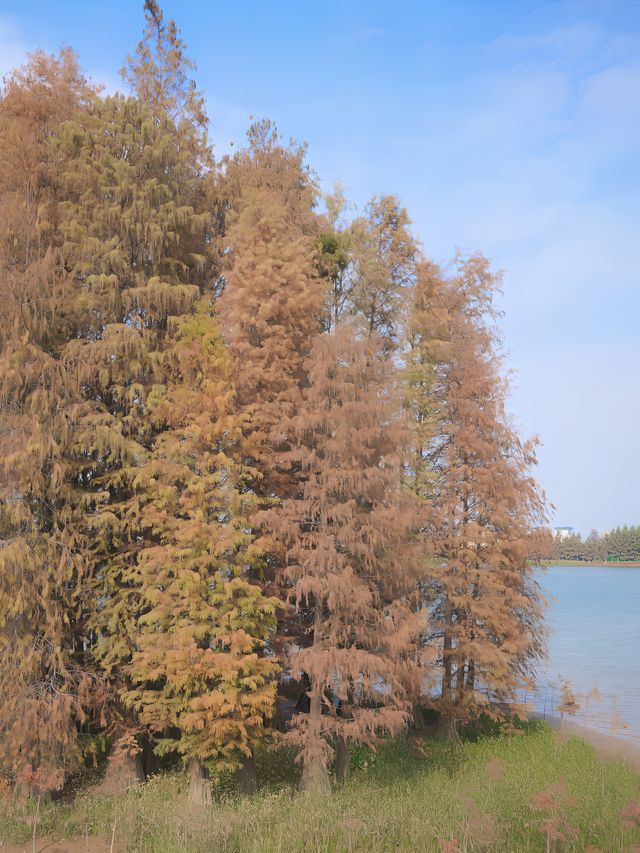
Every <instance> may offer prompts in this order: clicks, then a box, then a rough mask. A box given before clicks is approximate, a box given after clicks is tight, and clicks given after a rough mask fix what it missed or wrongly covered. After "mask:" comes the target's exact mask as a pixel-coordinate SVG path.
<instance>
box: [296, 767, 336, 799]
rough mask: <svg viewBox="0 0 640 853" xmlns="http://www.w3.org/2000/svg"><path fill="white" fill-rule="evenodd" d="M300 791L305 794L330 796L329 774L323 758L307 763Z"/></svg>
mask: <svg viewBox="0 0 640 853" xmlns="http://www.w3.org/2000/svg"><path fill="white" fill-rule="evenodd" d="M298 790H299V791H300V793H304V794H307V793H314V794H328V793H329V792H330V791H331V783H330V782H329V772H328V770H327V768H326V766H325V764H324V762H323V761H322V759H321V758H315V759H310V760H308V761H305V763H304V765H303V767H302V776H301V777H300V784H299V785H298Z"/></svg>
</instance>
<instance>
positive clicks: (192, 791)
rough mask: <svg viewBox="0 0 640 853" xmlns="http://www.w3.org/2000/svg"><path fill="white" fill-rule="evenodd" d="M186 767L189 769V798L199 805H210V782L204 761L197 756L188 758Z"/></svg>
mask: <svg viewBox="0 0 640 853" xmlns="http://www.w3.org/2000/svg"><path fill="white" fill-rule="evenodd" d="M187 768H188V770H189V800H190V801H191V802H192V803H197V804H198V805H200V806H210V805H211V803H212V802H213V798H212V796H211V783H210V782H209V771H208V770H207V768H206V766H205V764H204V762H203V761H201V760H200V759H199V758H190V759H189V763H188V765H187Z"/></svg>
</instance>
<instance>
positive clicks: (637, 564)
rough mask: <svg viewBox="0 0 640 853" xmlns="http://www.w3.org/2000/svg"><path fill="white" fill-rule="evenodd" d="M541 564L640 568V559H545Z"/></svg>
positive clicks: (547, 566) (548, 567) (549, 566)
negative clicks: (614, 561)
mask: <svg viewBox="0 0 640 853" xmlns="http://www.w3.org/2000/svg"><path fill="white" fill-rule="evenodd" d="M541 565H542V566H543V567H544V568H545V569H552V568H553V567H554V566H558V567H559V568H566V567H568V566H572V567H575V568H576V569H580V568H595V569H640V561H638V560H626V561H624V562H623V561H622V560H621V561H619V562H617V563H607V562H604V561H603V562H600V561H597V560H594V561H593V562H589V561H587V560H544V561H543V562H542V564H541Z"/></svg>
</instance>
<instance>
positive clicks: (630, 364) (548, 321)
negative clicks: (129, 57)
mask: <svg viewBox="0 0 640 853" xmlns="http://www.w3.org/2000/svg"><path fill="white" fill-rule="evenodd" d="M164 9H165V13H166V14H167V16H171V15H173V16H174V17H175V18H176V20H177V21H178V23H179V25H180V27H181V29H182V33H183V36H184V38H185V40H186V41H187V44H188V46H189V50H190V53H191V55H192V57H193V58H194V59H195V61H196V62H197V64H198V72H197V80H198V84H199V86H200V87H201V88H202V89H203V90H204V91H205V93H206V96H207V103H208V109H209V114H210V117H211V122H212V133H211V135H212V138H213V141H214V143H215V145H216V150H217V151H218V152H219V153H224V152H225V151H227V150H228V146H229V143H230V142H231V141H234V140H235V141H241V140H242V139H243V136H244V131H245V129H246V127H247V125H248V123H249V116H250V115H253V116H259V117H262V116H268V117H270V118H273V119H274V120H275V121H276V122H277V124H278V126H279V128H280V130H281V132H282V133H283V134H284V135H285V136H286V137H289V136H292V137H295V138H296V139H301V140H306V141H307V142H308V143H309V160H310V162H311V164H312V166H313V167H314V168H315V169H316V170H317V171H318V173H319V174H320V177H321V178H322V180H323V183H324V184H325V186H326V187H327V188H329V187H330V186H331V184H332V182H333V181H334V180H336V179H339V180H340V181H341V182H342V183H343V185H344V186H345V188H346V190H347V193H348V195H349V197H350V198H351V199H352V200H353V202H354V203H356V204H362V203H363V202H364V201H366V199H367V198H368V197H370V196H371V195H372V194H374V193H380V192H393V193H396V194H397V195H398V196H399V197H400V198H401V200H402V201H403V203H404V204H405V205H406V206H407V208H408V209H409V212H410V214H411V216H412V218H413V220H414V223H415V231H416V233H417V235H418V236H419V238H420V240H421V242H422V245H423V247H424V250H425V251H426V252H427V253H428V254H429V255H430V256H431V257H432V258H433V259H435V260H437V261H446V259H447V258H449V257H450V256H451V255H452V254H453V252H454V251H455V250H456V248H460V249H462V250H469V251H471V250H476V249H480V250H482V251H483V252H484V253H485V254H487V255H488V256H489V257H490V258H491V259H492V261H493V263H494V265H495V267H496V268H499V269H503V270H504V271H505V279H504V297H503V300H502V307H503V308H504V309H505V311H506V316H505V319H504V322H503V328H504V339H505V348H506V350H507V365H508V367H509V368H512V369H514V370H515V371H516V377H515V385H514V390H513V395H512V400H511V410H512V412H513V413H514V416H515V419H516V422H517V424H518V425H519V427H520V428H521V430H522V431H523V433H524V434H527V435H528V434H531V433H538V434H539V435H540V437H541V439H542V441H543V447H542V449H541V451H540V467H539V471H538V475H539V478H540V480H541V481H542V483H543V485H544V487H545V489H546V491H547V494H548V497H549V498H550V500H551V501H553V503H554V504H555V505H556V507H557V509H556V513H555V523H557V524H570V525H573V526H574V527H576V528H578V529H580V530H582V531H585V532H588V531H589V529H591V528H592V527H595V528H598V529H601V530H604V529H607V528H609V527H611V526H614V525H616V524H618V523H640V448H639V447H638V445H639V444H640V441H639V437H640V379H639V368H640V334H639V332H638V326H639V322H640V282H639V272H638V271H639V270H640V233H639V226H640V194H639V189H640V157H639V155H640V3H639V2H637V1H636V0H625V2H616V0H603V2H597V0H594V1H593V2H590V0H580V2H527V0H517V1H516V2H513V0H511V2H478V0H472V1H471V2H463V0H450V2H447V3H442V2H435V0H424V2H417V0H415V2H411V0H396V2H395V3H393V4H391V3H389V2H378V0H369V1H368V2H366V0H341V2H338V0H323V2H316V0H306V2H289V0H286V1H285V0H282V1H281V2H280V1H279V0H271V2H264V0H245V2H242V0H237V2H235V3H233V4H231V3H226V4H224V3H213V2H210V1H209V0H207V1H206V2H205V0H180V2H178V0H166V2H165V3H164ZM142 21H143V16H142V2H140V3H138V2H136V0H113V1H112V2H110V3H105V2H95V0H82V2H79V0H64V2H57V3H53V2H49V0H39V2H37V0H20V2H15V0H0V73H4V72H6V71H7V70H8V69H9V68H11V67H12V66H14V65H15V64H16V63H19V62H20V61H21V60H22V58H23V57H24V55H25V52H26V51H28V50H30V49H33V48H35V47H42V48H44V49H46V50H48V51H53V50H57V49H58V47H60V46H61V45H63V44H67V45H70V46H72V47H73V48H75V49H76V50H77V51H78V53H79V55H80V60H81V63H82V65H83V66H84V68H85V69H86V70H87V71H88V73H89V74H90V75H91V76H92V77H93V78H94V79H96V80H98V81H101V82H103V83H105V84H106V86H107V88H110V89H112V88H116V87H117V86H118V83H119V78H118V75H117V70H118V68H119V67H120V66H121V64H122V60H123V58H124V57H125V56H126V54H127V53H128V52H131V51H133V49H134V48H135V45H136V43H137V40H138V38H139V34H140V31H141V27H142Z"/></svg>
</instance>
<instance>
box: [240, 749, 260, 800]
mask: <svg viewBox="0 0 640 853" xmlns="http://www.w3.org/2000/svg"><path fill="white" fill-rule="evenodd" d="M241 761H242V766H241V767H240V773H239V777H238V781H239V785H240V790H241V791H242V793H243V794H249V795H251V794H255V793H256V791H257V790H258V774H257V770H256V760H255V758H254V757H253V755H243V756H242V758H241Z"/></svg>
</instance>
